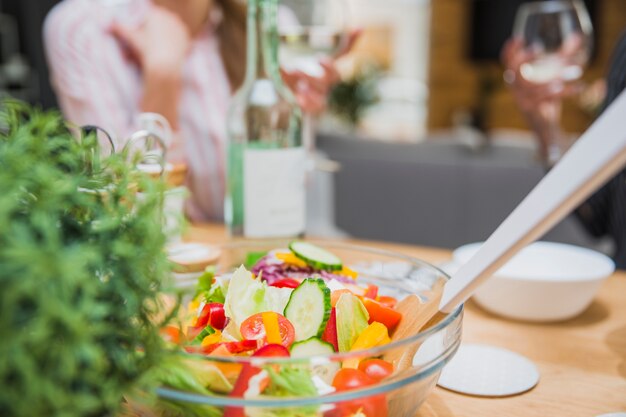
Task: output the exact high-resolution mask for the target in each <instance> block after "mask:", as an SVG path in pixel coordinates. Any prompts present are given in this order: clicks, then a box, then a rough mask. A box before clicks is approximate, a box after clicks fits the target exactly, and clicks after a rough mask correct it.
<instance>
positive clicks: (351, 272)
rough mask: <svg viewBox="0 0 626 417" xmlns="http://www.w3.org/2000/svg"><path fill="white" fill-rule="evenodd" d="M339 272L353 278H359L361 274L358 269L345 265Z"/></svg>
mask: <svg viewBox="0 0 626 417" xmlns="http://www.w3.org/2000/svg"><path fill="white" fill-rule="evenodd" d="M338 274H339V275H344V276H346V277H348V278H352V279H357V277H358V276H359V274H358V273H357V272H356V271H354V270H352V269H350V268H348V267H347V266H345V265H344V266H343V268H341V271H339V272H338Z"/></svg>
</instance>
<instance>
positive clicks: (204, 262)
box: [168, 242, 221, 273]
mask: <svg viewBox="0 0 626 417" xmlns="http://www.w3.org/2000/svg"><path fill="white" fill-rule="evenodd" d="M220 253H221V251H220V249H219V248H218V247H216V246H212V245H208V244H206V243H196V242H184V243H175V244H173V245H170V246H169V247H168V258H169V260H170V261H171V262H173V263H174V272H178V273H194V272H202V271H204V270H205V269H206V267H207V266H209V265H213V264H215V263H216V262H217V261H218V259H219V257H220Z"/></svg>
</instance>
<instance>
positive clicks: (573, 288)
mask: <svg viewBox="0 0 626 417" xmlns="http://www.w3.org/2000/svg"><path fill="white" fill-rule="evenodd" d="M481 245H482V243H472V244H469V245H465V246H462V247H460V248H458V249H456V250H455V251H454V263H455V264H456V265H462V264H464V263H465V262H467V261H468V260H469V259H470V258H471V257H472V256H473V255H474V254H475V253H476V251H478V249H479V248H480V246H481ZM614 270H615V264H614V263H613V261H612V260H611V259H610V258H609V257H607V256H606V255H603V254H601V253H599V252H595V251H592V250H590V249H585V248H581V247H577V246H572V245H565V244H561V243H550V242H536V243H533V244H531V245H529V246H527V247H526V248H524V249H523V250H522V251H520V252H519V253H518V254H517V255H516V256H515V257H514V258H513V259H511V260H510V261H509V262H508V263H507V264H505V265H504V266H503V267H502V268H500V269H499V270H498V271H497V272H496V273H495V274H494V276H493V277H492V278H491V279H489V280H488V281H487V282H485V283H484V284H483V285H482V286H481V287H480V289H479V290H478V292H477V293H476V294H475V295H474V300H475V301H476V302H477V303H478V304H479V305H480V306H482V307H483V308H484V309H485V310H488V311H490V312H492V313H495V314H499V315H501V316H504V317H508V318H513V319H517V320H527V321H559V320H567V319H570V318H572V317H575V316H577V315H578V314H580V313H582V312H583V311H584V310H585V309H586V308H587V307H588V306H589V305H590V304H591V302H592V301H593V298H594V297H595V295H596V293H597V291H598V289H599V288H600V284H602V282H603V281H604V280H605V279H606V278H607V277H609V276H610V275H611V274H612V273H613V271H614Z"/></svg>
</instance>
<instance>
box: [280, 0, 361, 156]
mask: <svg viewBox="0 0 626 417" xmlns="http://www.w3.org/2000/svg"><path fill="white" fill-rule="evenodd" d="M278 33H279V39H280V48H279V50H278V56H279V61H280V65H281V67H282V68H283V69H284V70H286V71H301V72H303V73H305V74H307V75H309V76H311V77H315V78H321V77H322V76H324V68H323V67H322V66H321V64H320V61H321V60H322V59H323V58H331V57H333V56H336V55H337V54H338V53H340V52H341V51H342V50H343V49H344V48H345V46H346V44H347V42H348V37H349V32H348V26H347V5H346V4H345V2H344V0H280V3H279V13H278ZM302 131H303V133H302V135H303V136H302V142H303V144H304V147H305V148H306V149H307V152H308V153H309V161H310V162H311V161H313V159H312V157H313V153H314V151H315V123H314V116H313V115H312V114H309V113H304V116H303V121H302Z"/></svg>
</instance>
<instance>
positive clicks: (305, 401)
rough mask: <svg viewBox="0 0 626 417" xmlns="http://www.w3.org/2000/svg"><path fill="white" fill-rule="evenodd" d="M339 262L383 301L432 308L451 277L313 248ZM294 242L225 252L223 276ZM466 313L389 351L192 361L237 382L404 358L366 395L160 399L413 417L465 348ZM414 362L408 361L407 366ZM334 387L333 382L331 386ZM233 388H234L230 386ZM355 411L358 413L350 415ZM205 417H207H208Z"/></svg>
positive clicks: (388, 255) (398, 258) (214, 410)
mask: <svg viewBox="0 0 626 417" xmlns="http://www.w3.org/2000/svg"><path fill="white" fill-rule="evenodd" d="M313 243H315V244H317V245H318V246H321V247H323V248H325V249H327V250H329V251H332V252H333V253H335V254H336V255H337V256H339V257H340V258H341V259H342V260H343V261H344V263H345V264H346V265H348V266H349V267H350V268H352V269H354V270H356V271H357V272H359V278H358V280H359V281H360V282H363V283H369V284H375V285H377V286H378V287H379V293H380V294H383V295H390V296H394V297H396V298H398V299H400V300H401V299H403V298H404V297H406V296H409V295H411V294H416V295H418V296H419V297H420V299H422V300H424V301H427V300H429V299H431V298H432V297H433V291H434V289H436V288H440V287H441V286H442V285H443V284H444V283H445V282H446V281H447V280H448V278H449V277H448V276H447V275H446V274H445V273H444V272H442V271H441V270H439V269H438V268H436V267H434V266H432V265H430V264H428V263H426V262H424V261H421V260H419V259H416V258H413V257H410V256H405V255H402V254H399V253H394V252H388V251H384V250H377V249H372V248H366V247H359V246H353V245H348V244H343V243H337V242H313ZM287 244H288V242H286V241H285V242H281V241H272V242H270V243H268V242H245V243H233V244H228V245H226V246H224V247H223V248H222V255H221V258H220V261H219V264H218V267H217V269H218V273H220V272H222V273H227V272H229V271H232V270H233V269H234V268H235V267H237V266H239V265H241V264H242V263H244V262H245V260H246V258H247V256H248V254H250V253H251V252H264V251H267V250H270V249H276V248H283V247H287ZM462 319H463V307H462V306H460V307H458V308H457V309H456V310H455V311H454V312H452V313H450V314H449V315H447V316H446V317H445V318H444V319H443V320H441V321H440V322H438V323H437V324H436V325H434V326H432V327H430V328H428V329H427V330H424V331H421V332H418V333H416V334H413V335H411V336H408V337H406V338H404V339H400V340H397V341H393V342H392V343H390V344H387V345H383V346H380V347H375V348H371V349H367V350H361V351H354V352H348V353H334V354H327V355H315V356H310V357H304V358H261V357H237V356H229V357H220V356H210V355H209V356H200V355H191V354H186V357H187V358H188V359H190V360H193V361H195V365H192V366H194V367H196V368H198V369H203V368H207V367H208V368H211V367H217V368H219V369H222V370H224V371H225V375H227V377H228V375H229V374H228V371H229V370H231V371H232V370H234V373H232V376H231V378H236V376H237V374H238V372H237V370H238V369H239V370H240V369H241V368H242V366H244V365H246V364H252V365H253V366H256V367H261V368H263V367H271V368H272V369H273V370H274V371H275V372H277V373H278V374H280V373H281V372H283V370H286V369H288V368H291V369H294V368H296V369H297V368H299V369H303V370H305V371H307V372H310V373H311V374H314V375H325V374H326V372H327V370H328V369H331V370H332V369H335V370H336V369H339V367H340V366H341V364H342V363H344V362H345V361H346V360H348V359H354V358H358V359H363V358H371V357H382V358H393V357H395V358H403V359H399V360H398V361H397V362H396V363H395V366H394V373H393V374H392V376H390V377H388V378H387V379H384V380H382V381H380V382H378V383H376V384H373V385H368V386H366V387H362V388H358V389H354V390H348V391H340V392H328V393H318V394H317V395H304V394H303V395H301V396H298V395H292V396H284V397H267V396H256V397H248V398H233V397H230V396H228V392H224V393H223V394H215V395H211V396H207V395H198V394H193V393H189V392H181V391H177V390H173V389H170V388H167V387H162V388H160V389H159V390H158V394H159V395H160V396H161V397H163V398H166V399H168V400H169V401H174V402H187V403H189V402H190V403H195V404H201V405H203V406H207V407H209V408H210V411H209V414H210V415H211V416H222V415H224V416H234V415H237V416H245V417H253V416H274V415H276V416H287V415H291V416H311V417H313V416H324V417H348V416H349V415H351V414H352V413H353V412H354V411H355V410H357V409H362V411H363V412H364V415H366V416H367V417H374V416H375V417H386V416H388V417H413V416H414V415H415V413H416V412H417V409H418V408H419V406H420V405H421V404H422V403H423V402H424V400H425V399H426V398H427V396H428V394H429V393H430V392H431V391H432V389H433V388H434V386H435V385H436V383H437V380H438V378H439V374H440V373H441V370H442V368H443V366H444V365H445V364H446V363H447V362H448V361H450V359H451V358H452V357H453V355H454V354H455V353H456V350H457V348H458V346H459V343H460V340H461V328H462ZM407 358H408V359H407ZM327 382H328V383H330V382H331V381H327ZM231 383H232V381H231ZM351 411H352V412H351ZM209 414H207V415H209Z"/></svg>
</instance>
